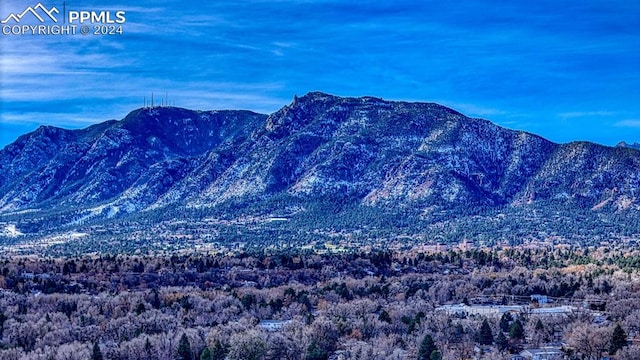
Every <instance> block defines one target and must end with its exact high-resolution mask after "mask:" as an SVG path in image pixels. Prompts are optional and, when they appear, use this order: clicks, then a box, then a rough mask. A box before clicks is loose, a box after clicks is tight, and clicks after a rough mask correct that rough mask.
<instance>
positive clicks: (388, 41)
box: [0, 0, 640, 146]
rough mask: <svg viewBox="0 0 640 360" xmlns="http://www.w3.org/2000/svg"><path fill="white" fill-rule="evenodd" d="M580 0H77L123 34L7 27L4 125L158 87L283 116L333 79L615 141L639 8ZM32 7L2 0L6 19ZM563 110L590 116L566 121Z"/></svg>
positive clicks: (206, 104) (637, 78)
mask: <svg viewBox="0 0 640 360" xmlns="http://www.w3.org/2000/svg"><path fill="white" fill-rule="evenodd" d="M565 5H566V6H563V7H561V8H558V7H557V6H555V3H554V2H552V1H551V0H540V1H536V2H526V3H525V2H513V1H507V0H499V1H497V2H495V3H492V6H491V7H487V6H486V4H484V3H482V2H478V1H473V0H461V1H457V2H422V1H409V0H400V1H394V2H366V3H359V2H344V1H339V0H326V1H325V0H323V1H320V0H301V1H296V0H283V1H273V0H253V1H247V2H243V4H242V5H238V3H237V2H235V1H227V0H219V1H210V2H204V1H196V2H184V1H177V0H165V1H161V2H157V1H150V0H141V1H139V2H136V4H135V5H131V4H126V3H122V2H120V3H119V2H115V3H113V2H106V1H104V0H87V1H82V2H73V6H76V7H77V8H79V7H82V8H83V9H90V10H94V9H95V10H111V11H113V10H124V11H126V17H127V22H126V24H124V26H123V30H124V34H123V35H119V36H79V37H53V36H51V37H46V36H43V37H41V36H31V37H15V36H0V49H2V51H1V52H0V83H1V85H2V86H0V123H1V122H3V121H5V122H6V121H12V122H18V121H24V122H38V123H47V124H53V125H56V124H65V123H64V118H67V119H74V120H73V124H77V125H78V126H80V125H79V124H81V123H83V120H82V119H93V121H101V120H104V119H109V118H118V117H121V116H123V114H126V112H127V111H128V110H130V109H132V108H134V107H138V106H140V105H141V103H142V98H143V97H144V96H148V95H149V94H150V93H151V91H156V92H157V93H164V92H165V91H168V92H169V97H170V98H174V99H175V100H176V104H177V105H182V106H185V107H193V108H198V109H213V108H246V109H251V110H255V111H260V112H271V111H275V110H277V109H278V108H279V107H280V106H282V105H284V104H286V103H288V102H289V101H290V99H291V97H292V96H293V95H294V94H298V95H301V94H304V93H306V92H308V91H310V90H322V91H326V92H331V93H335V94H339V95H373V96H379V97H383V98H387V99H397V100H416V101H438V99H445V100H444V101H439V102H443V103H444V104H445V105H448V106H450V107H453V108H455V109H456V110H458V111H461V112H463V113H465V114H467V115H470V116H475V117H483V118H489V119H490V120H493V121H496V122H497V123H502V124H510V123H509V122H510V121H516V123H517V124H519V125H520V126H522V127H523V129H524V130H529V131H534V132H537V133H540V134H541V135H543V136H547V137H552V138H555V139H559V140H561V141H565V140H577V139H582V140H591V141H596V142H602V143H615V141H616V138H622V136H623V135H625V134H623V133H624V132H625V131H626V132H629V131H628V130H629V129H630V128H632V129H636V128H637V127H630V126H626V127H625V126H613V125H612V124H613V120H612V118H614V117H615V118H617V119H625V118H630V119H636V118H637V115H636V114H639V113H640V94H639V93H638V91H637V89H638V88H640V72H638V68H637V64H638V62H640V54H639V53H638V52H637V36H636V34H637V31H636V29H638V28H640V16H639V15H640V3H639V2H633V1H624V0H613V1H610V0H607V1H605V0H597V1H591V2H574V3H572V4H565ZM69 6H71V5H68V7H69ZM24 7H25V3H24V1H23V0H3V1H2V2H0V17H2V16H3V15H5V14H7V13H9V12H14V11H19V10H20V9H23V8H24ZM549 8H554V9H555V11H553V12H549V11H548V9H549ZM594 109H595V110H594ZM516 114H521V115H516ZM522 114H526V121H524V120H522V119H520V118H519V117H522V116H524V115H522ZM521 120H522V122H521ZM563 120H576V121H577V120H580V121H582V122H584V121H588V123H589V126H588V127H584V129H583V128H581V129H574V130H572V129H570V128H566V129H564V128H563V129H562V130H559V127H558V125H557V123H558V122H559V121H563ZM576 121H567V122H569V123H572V124H575V122H576ZM630 121H635V120H630ZM620 123H624V121H621V122H620ZM67 124H68V123H67ZM567 126H569V125H567ZM604 127H606V128H607V129H610V130H611V131H602V130H601V129H603V128H604ZM590 129H591V130H590ZM593 129H600V130H593ZM3 131H4V130H3ZM1 145H2V144H0V146H1Z"/></svg>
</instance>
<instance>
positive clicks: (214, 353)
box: [201, 339, 228, 360]
mask: <svg viewBox="0 0 640 360" xmlns="http://www.w3.org/2000/svg"><path fill="white" fill-rule="evenodd" d="M207 349H208V350H209V352H210V353H211V357H210V359H211V360H224V358H225V357H226V356H227V353H228V350H227V347H226V346H225V345H223V344H222V343H221V342H220V340H218V339H216V341H214V342H213V345H212V346H211V348H210V349H209V348H207ZM201 358H202V356H201Z"/></svg>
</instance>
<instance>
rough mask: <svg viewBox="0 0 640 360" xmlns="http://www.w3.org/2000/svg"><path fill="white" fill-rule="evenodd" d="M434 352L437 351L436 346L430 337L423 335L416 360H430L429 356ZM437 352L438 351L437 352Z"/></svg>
mask: <svg viewBox="0 0 640 360" xmlns="http://www.w3.org/2000/svg"><path fill="white" fill-rule="evenodd" d="M434 351H438V348H437V347H436V344H435V343H434V342H433V338H432V337H431V335H428V334H427V335H425V336H424V337H423V338H422V341H421V342H420V348H419V349H418V360H430V359H431V354H432V353H433V352H434ZM438 352H439V351H438Z"/></svg>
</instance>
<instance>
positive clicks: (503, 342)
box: [496, 331, 509, 351]
mask: <svg viewBox="0 0 640 360" xmlns="http://www.w3.org/2000/svg"><path fill="white" fill-rule="evenodd" d="M496 346H497V347H498V350H500V351H504V350H507V348H508V347H509V340H508V339H507V337H506V336H504V333H503V332H502V331H498V336H496Z"/></svg>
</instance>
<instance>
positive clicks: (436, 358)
mask: <svg viewBox="0 0 640 360" xmlns="http://www.w3.org/2000/svg"><path fill="white" fill-rule="evenodd" d="M429 360H442V353H441V352H440V350H433V351H432V352H431V356H430V357H429Z"/></svg>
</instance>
